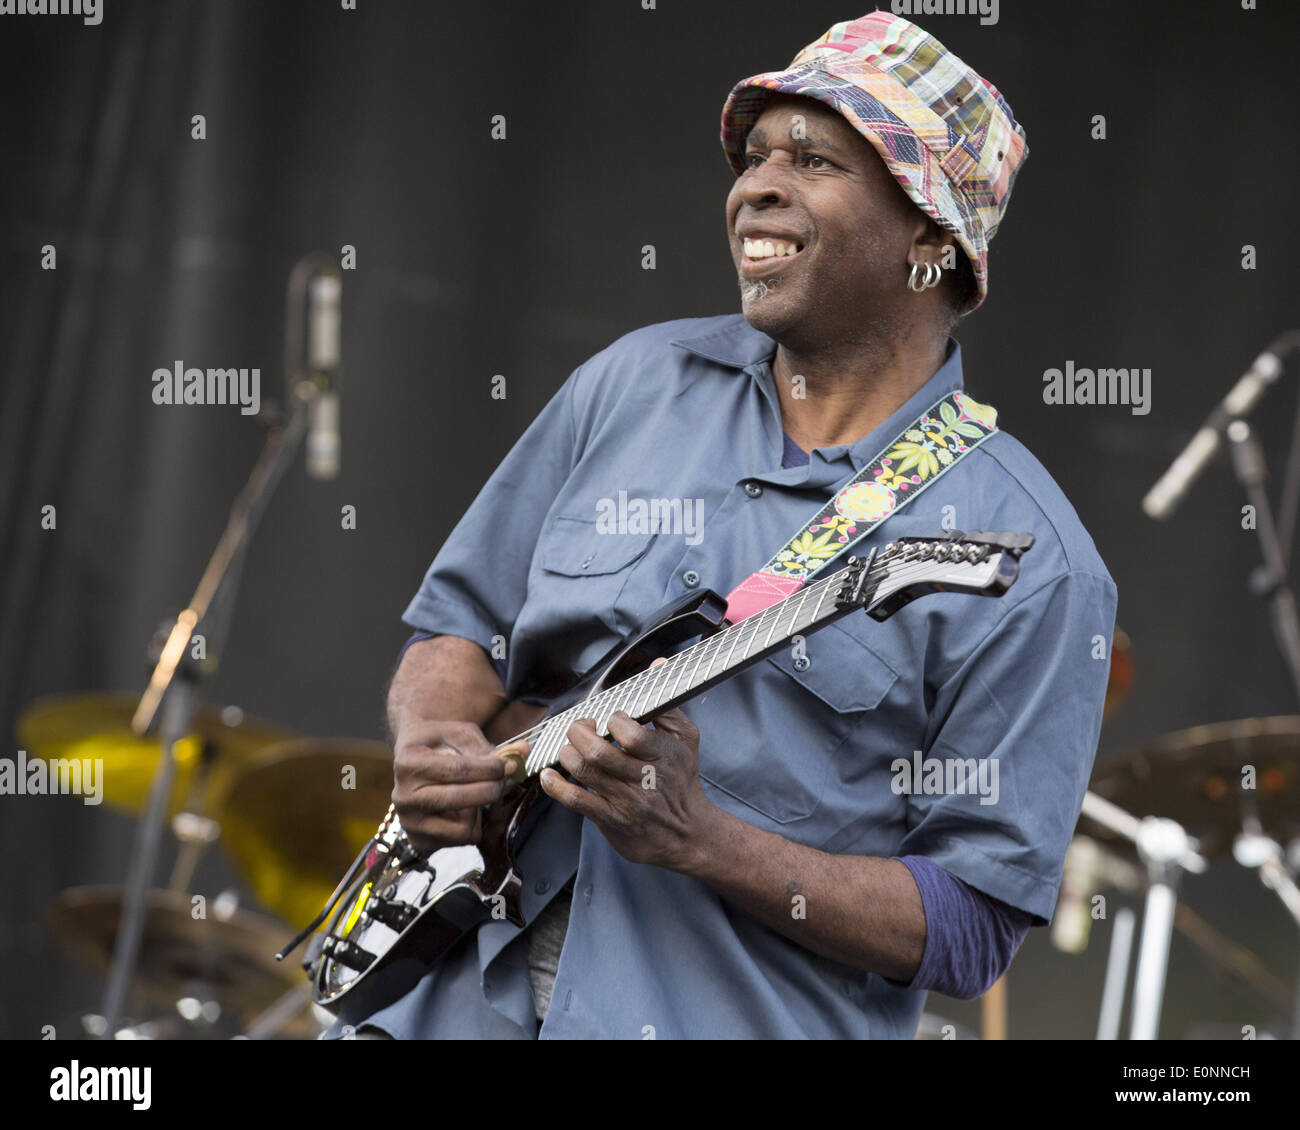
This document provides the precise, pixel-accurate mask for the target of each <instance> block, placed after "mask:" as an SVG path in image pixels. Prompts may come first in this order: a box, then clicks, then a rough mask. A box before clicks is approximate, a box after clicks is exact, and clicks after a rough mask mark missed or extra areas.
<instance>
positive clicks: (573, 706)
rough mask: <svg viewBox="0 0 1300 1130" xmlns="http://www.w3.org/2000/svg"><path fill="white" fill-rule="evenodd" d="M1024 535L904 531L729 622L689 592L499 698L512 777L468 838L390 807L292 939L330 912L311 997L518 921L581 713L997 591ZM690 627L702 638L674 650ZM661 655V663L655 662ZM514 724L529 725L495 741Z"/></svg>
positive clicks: (496, 732) (605, 710) (361, 983)
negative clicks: (528, 863) (426, 843)
mask: <svg viewBox="0 0 1300 1130" xmlns="http://www.w3.org/2000/svg"><path fill="white" fill-rule="evenodd" d="M1033 541H1034V539H1033V538H1032V537H1031V536H1030V535H1028V534H1011V533H1002V534H989V533H981V532H979V531H972V532H971V533H968V534H966V533H962V532H961V531H960V530H956V531H952V532H949V533H944V534H941V535H938V536H936V537H933V538H912V537H904V538H900V539H899V540H898V541H897V542H890V543H889V544H888V545H887V546H885V548H884V549H883V550H882V551H880V554H879V557H877V551H875V550H873V551H872V552H871V555H870V556H869V557H867V558H865V559H862V558H857V557H850V558H849V559H848V564H847V566H846V567H845V568H844V569H842V570H840V571H839V572H836V573H834V574H832V575H831V576H829V577H827V578H825V579H823V580H818V581H815V582H813V583H812V584H809V585H806V586H804V587H802V588H800V589H799V590H798V591H797V592H795V593H793V594H791V595H789V596H787V597H786V598H785V599H783V600H780V601H777V602H776V603H774V604H772V605H771V606H769V607H768V608H766V609H764V610H763V611H761V612H756V613H754V614H753V615H752V616H749V617H747V618H746V619H744V620H742V621H741V622H740V623H738V624H729V623H728V622H727V621H726V619H725V616H726V601H725V600H723V599H722V598H721V597H720V596H718V595H717V594H716V593H714V592H712V591H709V590H707V589H706V590H703V591H701V592H696V593H690V594H687V595H686V596H684V597H682V598H680V599H679V600H677V601H676V602H675V603H673V604H670V605H668V606H667V607H666V608H664V609H663V610H661V612H660V613H659V614H657V616H655V617H652V619H651V621H650V622H649V626H648V627H642V628H638V629H637V630H635V631H634V632H632V633H631V634H630V635H629V637H628V640H627V642H625V643H621V644H619V645H617V646H616V647H615V648H613V649H612V650H611V651H610V652H609V654H608V655H606V656H605V657H604V658H603V659H602V660H601V661H600V662H599V663H597V664H596V666H595V667H594V668H593V673H592V674H589V675H588V676H585V677H583V678H582V679H580V680H579V681H578V682H577V683H576V685H574V686H573V687H572V688H571V689H570V690H569V691H568V692H566V693H565V694H564V695H563V696H561V697H559V698H557V699H555V700H554V701H553V702H552V704H551V706H550V707H549V709H546V708H542V707H540V706H536V705H533V704H530V703H527V702H522V701H520V702H514V703H511V704H509V705H508V706H507V707H506V708H505V709H504V710H503V711H502V712H501V713H500V714H499V715H498V716H497V717H496V718H495V719H493V720H492V721H491V722H489V723H488V726H487V728H486V730H485V732H486V733H487V735H488V737H489V738H490V740H492V741H493V742H495V743H497V751H498V752H499V753H500V754H501V755H502V756H503V757H508V758H509V759H510V760H511V762H512V764H513V766H514V772H513V773H512V777H511V780H512V782H513V784H512V785H511V786H509V787H508V789H507V791H506V793H505V795H504V796H503V797H502V798H501V799H500V800H499V801H497V802H496V803H495V804H491V805H488V806H486V807H485V808H484V809H482V813H481V816H482V820H481V824H480V835H479V839H478V842H477V844H464V845H461V846H457V847H448V848H443V849H441V850H439V851H435V852H433V853H432V854H425V853H424V852H421V851H419V850H418V849H417V848H415V847H414V846H413V845H412V844H411V842H410V840H409V839H408V838H407V836H406V834H405V833H404V832H403V830H402V826H401V824H400V822H399V821H398V819H397V816H396V814H395V812H394V810H393V809H392V808H391V807H390V808H389V810H388V814H387V815H386V816H385V817H384V820H383V821H382V823H381V824H380V826H379V829H378V830H377V831H376V833H375V835H374V837H373V838H372V839H371V841H370V843H369V844H368V845H367V846H366V848H365V849H364V850H363V852H362V854H361V855H360V856H358V858H357V860H356V861H355V862H354V863H353V865H352V867H351V868H350V869H349V871H348V874H347V875H346V876H345V877H344V880H343V882H342V883H340V884H339V888H338V890H337V891H336V892H335V897H334V898H333V899H331V900H330V903H329V905H328V906H326V908H325V910H324V911H323V912H322V913H321V915H320V917H318V918H317V920H316V922H314V923H313V924H312V925H311V926H310V927H308V929H307V930H306V931H304V933H303V934H301V935H300V936H299V939H298V940H301V939H302V938H304V937H306V936H307V934H308V933H310V931H311V930H313V929H315V928H316V926H318V925H319V924H320V923H321V922H325V921H326V920H327V919H328V922H327V924H326V927H325V929H324V931H323V932H322V933H319V934H316V935H315V936H314V938H313V941H312V944H311V946H310V948H309V950H308V954H307V959H306V961H305V962H304V965H305V966H306V968H307V969H308V970H309V971H310V974H311V978H312V992H313V997H314V999H315V1001H316V1003H317V1004H319V1005H322V1006H323V1007H325V1008H327V1009H331V1010H334V1009H337V1008H339V1007H340V1006H342V1005H343V1003H344V1002H345V1001H346V1002H348V1006H349V1009H350V1010H351V1009H352V1008H353V1006H355V1007H356V1009H357V1014H358V1015H363V1014H364V1015H368V1014H370V1013H372V1012H374V1011H376V1010H377V1009H379V1008H382V1007H384V1006H385V1005H386V1004H389V1003H391V1002H392V1001H394V1000H397V999H398V998H399V997H401V996H403V995H404V994H405V993H407V992H408V991H409V990H410V989H411V988H413V987H414V986H415V984H416V983H417V982H418V981H419V979H420V978H421V977H422V976H423V975H424V974H425V972H427V970H428V968H429V966H430V964H432V963H433V962H435V961H437V960H438V959H439V958H440V957H441V956H442V955H443V954H445V953H446V952H447V951H448V950H449V949H451V948H452V946H454V945H456V943H457V942H458V941H459V940H460V939H461V938H463V937H465V935H466V934H468V933H470V932H471V931H473V930H476V929H477V928H478V927H479V926H481V925H482V924H483V923H484V922H490V921H493V920H496V921H507V922H512V923H514V924H515V925H516V926H523V925H524V918H523V913H522V910H521V904H520V897H519V896H520V891H521V890H522V886H523V880H522V877H521V876H520V874H519V871H518V869H517V867H516V864H515V860H516V856H517V853H518V851H519V849H520V847H521V846H522V845H523V843H524V841H525V839H526V838H527V836H528V833H529V831H530V830H531V828H532V826H533V823H534V818H535V816H536V815H537V812H538V811H539V806H538V804H537V801H538V800H539V799H542V798H544V796H545V794H544V793H542V791H541V786H540V784H539V777H540V774H541V772H542V770H543V769H546V768H548V767H549V768H554V767H555V766H557V765H558V762H559V752H560V750H561V748H562V747H563V745H564V743H565V736H564V735H565V734H566V733H567V731H568V728H569V727H570V726H571V725H572V724H573V722H574V721H576V720H577V719H578V718H583V717H591V718H594V719H595V721H596V732H597V733H598V734H600V735H601V736H608V733H609V731H608V729H607V723H608V721H609V718H610V716H611V715H612V714H613V713H614V712H615V711H618V710H622V711H624V712H625V713H627V714H628V715H629V716H630V717H632V718H634V719H636V720H637V721H641V722H645V721H649V720H652V719H653V718H655V717H656V716H658V715H659V714H662V713H663V712H664V711H665V710H669V709H671V708H672V707H674V706H677V705H680V704H681V703H683V702H686V701H687V700H688V699H690V698H693V697H694V696H696V695H698V694H702V693H703V692H704V691H706V690H708V688H709V687H712V686H715V685H716V684H718V683H720V682H722V681H723V680H725V679H729V678H731V677H733V676H734V675H736V674H738V673H739V672H741V671H743V670H745V669H746V668H748V667H750V666H752V665H753V664H755V663H757V662H759V661H760V660H761V659H763V658H764V657H765V656H768V655H771V654H772V653H773V652H775V651H778V650H780V649H782V648H784V647H787V646H789V644H790V641H791V640H792V639H794V638H795V637H796V636H801V635H807V634H808V633H810V632H815V631H818V630H820V629H821V628H823V627H825V626H826V625H827V624H829V623H831V622H832V621H834V620H836V619H839V618H840V617H842V616H847V615H848V614H849V613H851V612H853V611H855V610H858V609H861V610H864V611H865V612H866V613H867V614H868V615H869V616H871V617H872V618H873V619H876V620H885V619H887V618H888V617H889V616H891V615H893V614H894V613H895V612H897V611H898V609H900V608H902V607H904V606H905V605H906V604H907V603H908V602H910V601H912V600H914V599H916V598H917V597H919V596H922V595H924V594H926V593H934V592H965V593H973V594H976V595H983V596H994V597H996V596H1001V595H1002V593H1004V592H1006V591H1007V589H1009V588H1010V587H1011V585H1012V584H1013V583H1014V582H1015V580H1016V578H1017V576H1018V575H1019V559H1020V556H1021V555H1022V554H1023V553H1024V552H1026V551H1027V550H1028V549H1029V548H1030V547H1031V546H1032V545H1033ZM696 637H701V638H700V639H699V642H697V643H694V644H691V645H690V646H689V647H686V648H682V646H681V645H682V644H684V643H685V642H686V641H687V640H691V639H694V638H696ZM659 658H664V659H665V660H666V662H664V663H662V664H660V665H658V666H653V661H654V660H656V659H659ZM540 697H544V698H550V697H551V696H550V695H549V693H543V694H541V695H540ZM539 719H540V720H539ZM515 726H523V727H524V731H525V732H518V731H514V732H515V734H516V736H515V737H513V738H510V739H509V740H505V737H506V735H509V734H510V733H511V732H512V727H515ZM512 751H521V752H512ZM331 914H332V917H331ZM295 944H297V943H296V942H294V943H291V944H290V945H289V946H288V947H286V950H285V951H283V952H282V955H281V956H283V953H287V952H288V950H290V949H292V948H293V946H294V945H295Z"/></svg>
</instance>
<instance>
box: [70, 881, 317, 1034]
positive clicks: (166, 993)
mask: <svg viewBox="0 0 1300 1130" xmlns="http://www.w3.org/2000/svg"><path fill="white" fill-rule="evenodd" d="M193 897H194V896H193V895H190V894H186V893H185V892H183V891H169V890H152V891H150V892H149V893H148V911H147V916H146V918H145V925H144V933H143V935H142V937H141V940H140V956H139V960H138V961H137V963H136V969H135V979H134V981H133V983H132V987H133V988H134V989H135V990H136V991H138V992H139V993H140V994H141V995H142V996H144V997H146V998H148V999H149V1000H151V1001H153V1002H154V1003H156V1004H162V1005H168V1006H174V1005H175V1003H176V1002H177V1001H178V1000H180V999H181V998H182V997H196V998H198V999H200V1000H204V1001H207V1000H215V1001H216V1002H217V1003H218V1004H219V1005H221V1008H222V1010H223V1012H233V1013H235V1014H236V1015H238V1016H239V1017H240V1018H241V1019H243V1020H245V1021H247V1020H250V1019H252V1018H253V1017H254V1016H256V1015H257V1014H258V1013H260V1012H262V1011H263V1010H264V1009H266V1008H267V1007H268V1006H269V1005H271V1004H272V1003H273V1002H275V1001H276V999H277V998H279V997H281V996H283V994H285V993H286V992H288V991H290V990H291V989H294V988H297V987H298V986H299V985H301V984H302V980H303V978H302V973H301V970H300V969H299V968H298V966H297V965H296V964H295V963H293V962H286V963H284V964H280V963H279V962H277V961H276V960H275V957H274V954H275V952H276V950H278V949H279V948H280V946H282V945H283V944H284V941H285V938H284V929H283V927H282V926H280V925H279V924H278V923H277V922H275V921H274V920H273V919H270V918H266V917H264V916H263V915H260V914H254V913H252V912H251V911H247V910H236V911H234V912H233V913H231V914H229V915H227V916H226V917H224V918H222V917H218V916H217V914H216V913H215V910H216V908H215V903H214V901H213V900H209V901H208V904H207V911H208V914H207V916H206V917H204V918H195V917H194V916H193V903H192V901H191V900H192V899H193ZM122 900H123V891H122V888H121V887H116V886H94V887H73V888H71V889H69V890H66V891H63V892H61V893H60V894H59V895H58V896H57V897H56V898H55V899H54V902H53V904H52V906H51V907H50V911H49V914H48V922H49V926H50V930H51V932H52V933H53V934H54V937H55V939H56V940H57V941H58V942H59V944H60V945H61V946H62V947H63V949H64V950H65V951H66V952H67V954H68V955H69V956H70V957H72V958H75V959H77V960H79V961H83V962H85V963H86V964H88V965H90V966H92V967H93V968H95V969H97V970H99V971H100V972H101V973H103V972H107V970H108V967H109V963H110V961H111V959H112V955H113V946H114V943H115V942H116V940H117V929H118V922H119V920H120V918H121V913H122ZM316 1030H317V1027H316V1024H315V1020H314V1018H313V1017H312V1016H311V1014H310V1012H305V1013H304V1014H303V1015H301V1016H299V1017H295V1018H294V1020H292V1021H290V1022H289V1024H288V1025H286V1027H285V1028H284V1029H283V1030H282V1034H284V1035H293V1036H297V1037H299V1038H302V1039H309V1038H311V1036H312V1035H314V1033H315V1032H316Z"/></svg>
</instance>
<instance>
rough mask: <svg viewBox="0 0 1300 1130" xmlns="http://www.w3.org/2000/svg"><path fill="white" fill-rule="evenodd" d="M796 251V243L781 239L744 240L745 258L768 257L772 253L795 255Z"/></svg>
mask: <svg viewBox="0 0 1300 1130" xmlns="http://www.w3.org/2000/svg"><path fill="white" fill-rule="evenodd" d="M798 253H799V245H798V244H797V243H787V242H785V240H783V239H747V240H745V258H746V259H770V258H771V257H772V256H773V255H797V254H798Z"/></svg>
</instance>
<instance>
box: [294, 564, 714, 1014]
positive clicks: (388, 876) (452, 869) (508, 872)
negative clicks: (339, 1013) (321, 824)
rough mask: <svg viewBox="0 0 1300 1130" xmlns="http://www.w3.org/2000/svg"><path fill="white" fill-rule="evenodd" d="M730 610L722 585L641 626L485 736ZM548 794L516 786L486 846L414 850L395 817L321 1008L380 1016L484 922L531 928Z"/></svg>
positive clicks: (321, 985) (346, 918)
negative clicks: (519, 859)
mask: <svg viewBox="0 0 1300 1130" xmlns="http://www.w3.org/2000/svg"><path fill="white" fill-rule="evenodd" d="M725 614H726V601H725V600H723V599H722V598H721V597H720V596H718V594H717V593H715V592H713V591H712V590H711V589H703V590H701V591H699V592H695V593H690V594H688V595H687V596H685V597H683V598H682V599H680V600H678V601H675V602H674V603H672V604H670V605H667V606H666V607H665V608H663V609H661V610H660V611H659V612H658V613H657V614H656V615H655V616H653V617H651V620H650V626H649V627H648V628H645V627H638V628H637V629H635V630H634V631H633V632H632V633H631V635H630V636H629V637H628V639H627V640H626V641H624V642H623V643H620V644H618V645H616V646H615V647H614V649H613V650H612V651H611V652H610V653H609V654H607V655H606V656H604V657H603V658H602V659H601V660H600V661H599V662H598V663H597V664H596V665H595V667H594V668H593V669H592V670H591V671H590V672H588V673H587V674H586V675H584V676H582V677H581V678H580V679H579V680H578V681H577V682H576V683H575V684H574V685H573V687H572V688H571V689H570V690H569V691H568V692H567V693H566V694H564V695H563V696H562V697H561V698H560V699H558V700H557V701H556V702H555V703H554V704H552V706H551V707H550V708H549V709H547V708H543V707H541V706H538V705H535V704H532V703H526V702H513V703H510V704H509V705H508V706H506V707H505V708H504V709H503V710H502V711H501V714H499V715H498V716H497V717H496V718H494V719H493V720H492V721H491V722H489V723H488V725H487V727H486V728H485V731H484V732H485V733H486V734H487V736H488V738H489V739H490V740H493V741H498V742H499V743H500V744H505V739H506V737H508V736H509V735H510V734H516V733H519V732H521V730H523V729H528V728H530V727H531V726H532V725H533V724H535V723H536V722H538V721H540V720H542V719H544V718H546V717H549V716H550V715H552V714H555V713H558V712H559V711H561V710H563V709H564V708H565V707H567V706H569V705H570V704H571V703H574V702H581V701H582V700H583V699H586V698H588V697H590V696H592V695H595V694H599V693H600V692H601V691H602V690H604V689H605V688H606V687H609V686H613V685H615V684H616V683H619V682H622V681H623V680H625V679H627V678H630V677H631V676H633V675H635V674H636V673H638V672H639V671H642V670H644V669H645V668H647V667H648V666H649V665H650V664H651V663H652V662H654V660H655V659H658V658H660V657H664V656H667V655H669V654H670V653H671V652H672V651H674V650H675V649H676V648H677V647H679V646H680V645H681V644H682V643H684V642H686V640H688V639H691V638H693V637H696V636H708V635H710V634H711V633H712V632H714V631H716V630H717V629H718V627H719V626H720V625H721V624H722V623H723V622H724V620H723V617H724V616H725ZM539 799H546V798H545V794H544V793H543V792H542V789H541V785H540V783H539V781H538V778H537V777H536V776H533V777H530V778H528V779H527V780H525V781H524V782H522V783H513V784H512V785H511V786H510V787H509V788H508V789H507V791H506V794H505V795H504V796H503V797H502V798H501V799H500V800H499V801H497V802H496V803H494V804H490V805H486V806H485V807H484V808H483V810H482V824H481V828H482V832H481V835H480V838H479V843H478V844H477V845H474V844H466V845H463V846H459V847H448V848H441V849H439V850H438V851H435V852H433V853H432V854H431V855H427V856H426V855H424V854H422V853H420V852H418V851H416V850H415V849H414V848H412V847H410V845H409V844H408V843H406V841H405V836H404V835H403V833H402V829H401V826H400V824H399V823H398V821H397V818H396V817H395V816H391V817H390V819H388V820H386V821H385V822H384V825H381V828H380V833H379V835H378V837H377V840H378V842H377V843H375V844H374V846H373V847H371V848H370V849H369V851H368V853H367V859H366V861H365V869H364V871H363V873H362V874H361V876H360V877H359V878H358V879H357V880H356V881H355V882H354V883H353V884H352V885H351V886H350V887H349V889H348V891H347V893H346V894H345V895H344V896H343V898H342V901H341V903H340V909H339V911H338V912H337V913H336V914H335V916H334V919H333V921H332V922H331V923H330V926H329V928H328V930H327V931H326V934H325V935H324V937H323V941H322V944H321V946H320V950H319V953H320V957H319V960H317V961H316V964H315V968H314V970H313V971H312V980H313V985H312V993H313V997H314V999H315V1001H316V1003H317V1004H320V1005H322V1006H323V1007H325V1008H327V1009H331V1010H332V1009H336V1008H338V1007H339V1006H341V1005H342V1004H343V1002H344V1000H345V999H346V1000H347V1001H348V1004H349V1008H351V1007H353V1006H355V1007H357V1008H358V1009H360V1010H361V1011H363V1012H365V1013H367V1014H369V1013H372V1012H374V1011H376V1010H377V1009H380V1008H383V1007H384V1006H385V1005H387V1004H391V1003H392V1002H393V1001H395V1000H397V999H398V998H400V997H402V996H404V995H405V994H406V993H407V992H408V991H409V990H410V989H412V988H413V987H414V986H415V984H416V982H417V981H419V979H420V978H421V977H422V976H423V975H424V974H425V973H426V972H427V971H428V967H429V966H430V965H431V964H432V963H433V962H435V961H437V960H438V958H440V957H441V956H442V955H443V954H445V953H446V952H447V951H448V950H449V949H451V948H452V946H454V945H455V944H456V943H457V942H458V941H459V940H460V939H461V938H462V937H464V936H465V935H466V934H468V933H470V932H472V931H474V930H476V929H477V928H478V927H479V926H481V925H482V924H483V923H485V922H490V921H493V920H494V919H495V920H498V921H499V920H502V919H504V920H505V921H508V922H513V923H514V924H515V925H516V926H522V925H524V917H523V912H522V910H521V907H520V900H519V894H520V890H521V889H522V885H523V880H522V877H521V876H520V874H519V872H518V870H517V869H516V867H515V855H516V853H517V852H518V850H519V848H520V847H522V845H523V843H524V840H525V839H526V838H527V835H528V833H529V831H531V829H532V824H533V820H532V819H531V817H532V816H534V815H535V812H534V805H535V803H536V802H537V801H538V800H539ZM367 955H373V956H367ZM312 956H314V955H312Z"/></svg>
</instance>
